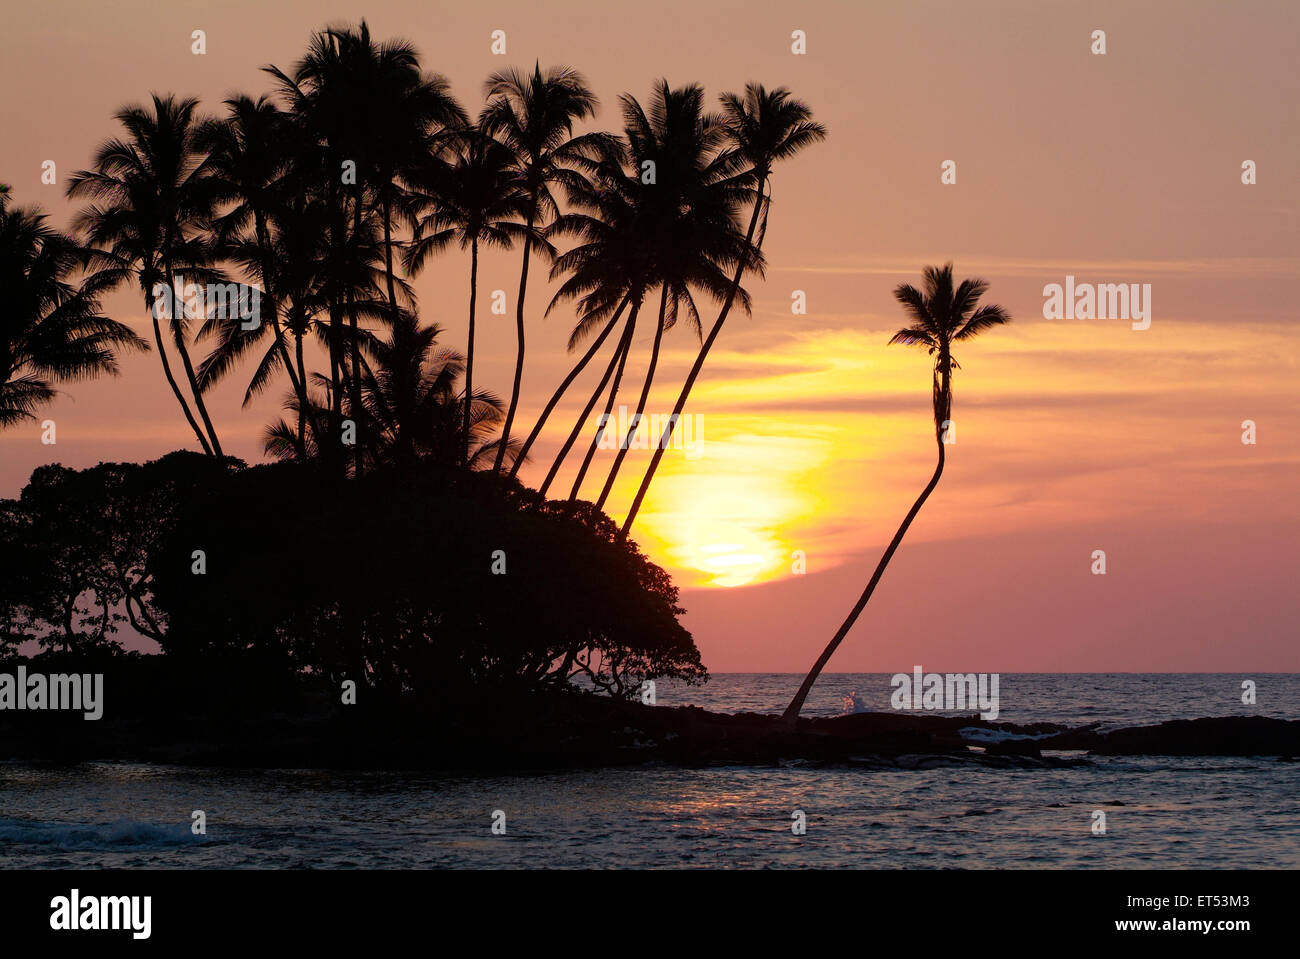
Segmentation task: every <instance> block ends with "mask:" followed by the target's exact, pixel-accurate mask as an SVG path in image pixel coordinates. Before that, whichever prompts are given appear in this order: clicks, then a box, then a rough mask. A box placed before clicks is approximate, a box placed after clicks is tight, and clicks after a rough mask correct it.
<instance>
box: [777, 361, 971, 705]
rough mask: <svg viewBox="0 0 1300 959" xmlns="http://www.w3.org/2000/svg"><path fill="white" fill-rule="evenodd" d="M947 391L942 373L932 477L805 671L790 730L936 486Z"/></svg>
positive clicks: (948, 397)
mask: <svg viewBox="0 0 1300 959" xmlns="http://www.w3.org/2000/svg"><path fill="white" fill-rule="evenodd" d="M936 379H937V378H936ZM948 387H949V375H948V373H947V372H945V373H944V374H943V381H942V386H940V385H939V384H938V383H936V389H935V391H934V393H935V395H934V412H935V438H936V439H937V440H938V445H939V462H938V465H936V466H935V468H934V475H933V476H931V477H930V482H929V483H927V484H926V486H925V489H923V490H921V495H920V496H918V497H917V498H916V502H915V503H913V504H912V508H911V509H910V510H908V512H907V516H906V517H904V519H903V525H901V526H900V527H898V532H897V533H895V534H894V538H893V539H892V540H891V541H890V543H889V548H888V549H887V550H885V555H884V556H882V557H880V562H879V563H877V564H876V571H875V572H874V573H872V575H871V580H870V581H869V582H868V583H867V588H866V589H864V590H863V591H862V595H861V596H859V597H858V601H857V603H856V604H855V605H854V607H853V609H852V610H851V611H850V612H849V615H848V618H847V619H845V620H844V623H843V624H842V625H841V626H840V628H839V629H838V630H837V631H836V633H835V635H834V636H833V637H832V638H831V641H830V642H829V643H828V644H827V646H826V648H825V649H824V650H822V654H821V656H819V657H818V658H817V662H815V663H814V664H813V668H812V669H811V670H810V671H809V673H808V675H807V676H806V677H804V681H803V685H801V686H800V687H799V692H797V693H795V697H794V699H792V700H791V701H790V705H789V706H787V707H786V708H785V712H784V713H783V714H782V716H781V719H782V720H783V721H784V722H785V723H787V724H788V725H791V726H793V725H794V724H795V723H796V722H797V721H798V719H799V711H800V710H801V709H803V704H804V700H806V699H807V698H808V694H809V693H810V692H811V691H812V688H813V684H814V683H816V682H817V677H818V676H819V675H821V671H822V670H823V669H824V668H825V666H826V663H827V662H829V661H830V658H831V656H832V655H834V653H835V650H836V649H838V648H839V645H840V643H842V642H843V641H844V637H845V636H847V635H848V632H849V630H850V629H852V628H853V624H854V623H856V622H857V621H858V616H860V615H861V614H862V610H863V609H865V608H866V605H867V600H869V599H871V594H872V593H873V592H875V589H876V584H877V583H879V582H880V578H881V577H882V576H884V575H885V567H886V566H888V565H889V561H890V560H891V559H893V558H894V552H895V550H897V549H898V546H899V544H900V543H902V542H903V536H904V535H906V533H907V530H908V527H910V526H911V525H912V520H914V519H916V514H917V513H919V512H920V511H921V507H922V506H924V505H925V501H926V500H927V499H929V498H930V494H931V493H933V492H934V488H935V487H936V486H938V485H939V477H940V476H942V475H943V462H944V452H943V447H944V443H943V432H942V420H941V419H940V417H941V416H943V418H944V419H946V418H947V415H946V412H947V410H948V409H950V408H951V404H952V398H951V395H950V393H949V389H948Z"/></svg>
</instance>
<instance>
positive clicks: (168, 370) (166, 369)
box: [144, 288, 212, 456]
mask: <svg viewBox="0 0 1300 959" xmlns="http://www.w3.org/2000/svg"><path fill="white" fill-rule="evenodd" d="M144 303H145V307H146V308H147V309H148V310H149V316H150V317H151V318H152V319H153V339H154V343H156V344H157V346H158V357H159V359H161V360H162V368H163V375H164V376H165V377H167V385H168V386H170V387H171V388H172V393H174V394H175V396H176V402H177V403H179V404H180V405H181V411H182V412H183V413H184V414H185V421H186V422H187V423H189V424H190V428H191V429H192V430H194V435H195V436H197V437H198V438H199V445H200V446H202V447H203V452H205V453H207V454H208V455H209V456H211V455H212V446H211V445H210V444H209V443H208V438H207V437H206V436H204V435H203V430H201V429H200V428H199V424H198V421H197V420H195V419H194V414H193V413H191V412H190V405H189V404H188V403H186V402H185V394H183V393H182V392H181V388H180V385H179V384H177V382H176V377H175V376H173V375H172V365H171V363H170V362H169V361H168V359H167V349H166V347H165V346H164V344H163V335H162V327H161V326H160V325H159V324H158V308H157V300H156V299H155V298H154V295H153V292H152V291H151V290H146V291H145V294H144ZM171 304H172V305H171V309H172V311H175V309H176V291H175V289H174V288H173V289H172V295H171Z"/></svg>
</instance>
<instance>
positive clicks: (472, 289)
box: [463, 237, 478, 468]
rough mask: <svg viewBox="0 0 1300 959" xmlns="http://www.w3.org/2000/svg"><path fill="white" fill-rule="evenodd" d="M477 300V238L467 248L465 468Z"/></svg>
mask: <svg viewBox="0 0 1300 959" xmlns="http://www.w3.org/2000/svg"><path fill="white" fill-rule="evenodd" d="M477 300H478V237H475V238H474V239H473V240H472V241H470V248H469V349H467V350H466V351H465V421H464V428H463V431H464V434H465V466H466V468H468V467H469V418H470V417H469V415H470V410H471V408H472V407H473V405H474V309H475V304H476V302H477Z"/></svg>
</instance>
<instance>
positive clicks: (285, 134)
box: [198, 95, 307, 404]
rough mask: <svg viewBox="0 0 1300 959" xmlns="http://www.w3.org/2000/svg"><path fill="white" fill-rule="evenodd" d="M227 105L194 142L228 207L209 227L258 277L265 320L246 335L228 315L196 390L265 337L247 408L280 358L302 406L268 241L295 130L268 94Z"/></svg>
mask: <svg viewBox="0 0 1300 959" xmlns="http://www.w3.org/2000/svg"><path fill="white" fill-rule="evenodd" d="M225 102H226V107H227V109H228V114H227V116H225V117H224V118H222V119H219V120H212V121H209V122H208V123H207V124H205V125H204V126H203V128H202V129H201V131H200V137H199V142H200V143H201V145H202V147H203V148H204V149H206V150H207V151H208V165H209V168H210V170H211V171H212V183H213V189H214V193H215V197H216V199H217V201H218V202H220V203H224V204H226V205H227V206H228V209H226V210H225V212H224V213H222V215H221V216H220V217H218V218H217V219H216V220H215V221H214V223H213V225H212V226H213V230H214V232H215V234H216V240H217V249H218V250H219V251H220V253H221V254H222V255H224V256H225V257H227V258H229V259H233V260H235V261H236V262H238V263H240V264H241V266H243V268H244V269H245V271H246V272H248V273H250V274H252V275H254V276H255V277H257V278H258V279H259V280H261V283H262V287H263V291H264V295H265V298H266V306H267V308H266V309H265V310H263V311H262V313H263V317H266V318H269V320H270V322H269V323H262V322H259V323H258V325H257V326H256V327H254V328H253V329H251V330H245V329H243V325H244V324H243V323H242V321H241V319H240V318H238V317H227V318H225V319H226V320H227V322H226V323H224V324H223V328H222V329H221V343H220V345H219V346H218V347H217V349H216V350H215V351H214V352H213V353H212V355H210V356H209V357H208V358H207V359H206V360H205V361H204V362H203V364H202V365H201V366H200V367H199V371H198V381H199V385H200V386H201V387H203V388H204V389H205V390H206V389H207V388H208V387H209V385H210V384H211V383H214V382H215V381H216V380H217V379H219V378H220V377H221V376H222V375H223V374H224V373H225V372H227V371H228V370H229V368H230V367H231V365H232V364H233V363H234V361H235V360H236V359H237V358H238V357H239V356H240V355H241V354H243V353H244V352H245V351H246V350H248V349H249V348H251V347H252V346H253V345H255V344H256V343H258V342H260V341H261V340H262V339H264V338H265V336H266V335H267V334H268V333H269V334H271V336H272V342H271V345H270V348H269V349H268V350H267V351H266V353H265V354H264V355H263V358H262V361H261V362H260V363H259V364H258V367H257V370H256V372H255V373H254V375H253V379H252V382H251V383H250V385H249V387H248V390H247V391H246V393H245V397H244V403H245V404H247V403H248V402H249V400H250V399H251V398H252V397H253V395H254V394H256V393H257V392H258V390H260V389H261V387H262V386H263V385H264V384H265V383H266V381H267V379H268V378H269V377H270V375H271V371H272V369H273V366H274V361H275V359H277V358H278V359H279V361H280V363H281V364H282V365H283V367H284V370H285V372H286V373H288V375H289V382H290V384H291V385H292V387H293V391H294V393H295V394H297V396H298V398H299V400H300V401H302V402H304V403H305V402H306V399H307V384H306V382H305V381H303V380H301V379H299V375H298V370H297V368H296V367H295V365H294V362H293V360H292V359H291V358H290V356H289V349H288V346H287V344H286V337H285V334H284V330H283V328H282V326H281V324H280V301H279V296H278V290H277V287H278V285H279V284H278V281H277V277H276V272H277V259H276V251H275V246H274V240H273V236H272V232H273V226H274V221H275V219H276V213H277V211H278V210H280V209H281V207H282V202H283V195H284V192H285V185H284V180H285V174H286V172H287V166H288V153H287V151H286V150H285V144H286V142H287V141H288V140H289V139H290V138H291V137H292V135H293V128H292V126H291V124H290V123H289V122H288V120H287V117H286V116H285V115H284V114H283V113H281V112H280V110H279V109H278V108H277V107H276V106H275V104H274V103H273V102H272V101H271V100H269V99H268V98H266V97H258V99H257V100H253V99H252V98H251V97H248V96H244V95H239V96H234V97H231V98H229V99H228V100H226V101H225ZM250 228H251V230H250ZM259 319H262V317H259Z"/></svg>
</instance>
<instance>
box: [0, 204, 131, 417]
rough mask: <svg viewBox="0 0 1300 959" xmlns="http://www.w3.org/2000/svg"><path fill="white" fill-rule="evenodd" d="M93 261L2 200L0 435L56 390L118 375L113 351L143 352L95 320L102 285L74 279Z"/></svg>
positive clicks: (113, 325)
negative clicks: (104, 375) (66, 383)
mask: <svg viewBox="0 0 1300 959" xmlns="http://www.w3.org/2000/svg"><path fill="white" fill-rule="evenodd" d="M90 259H91V254H89V253H88V251H86V250H84V249H82V248H81V247H80V246H79V245H78V244H77V243H76V242H74V241H73V240H72V239H71V238H69V237H67V236H64V235H63V234H61V233H58V232H56V231H55V230H53V229H51V228H50V227H48V226H46V224H45V215H44V214H42V213H41V212H40V211H39V210H37V209H35V208H28V207H14V208H10V207H9V205H8V203H7V196H6V195H5V194H3V193H0V304H3V312H0V429H3V428H5V427H6V426H11V425H13V424H14V423H17V422H19V421H21V420H26V419H31V418H32V416H33V411H34V410H35V409H37V408H38V407H39V406H41V405H43V404H45V403H48V402H49V401H51V400H52V399H53V398H54V396H55V394H56V392H57V391H56V390H55V388H54V382H56V381H60V380H77V379H85V378H89V377H94V376H98V375H99V374H101V373H109V374H113V375H116V374H117V372H118V367H117V355H116V352H115V351H116V350H117V349H118V348H126V349H139V350H147V349H148V348H149V347H148V344H147V343H146V342H145V341H144V340H142V339H140V338H139V337H138V336H136V335H135V334H134V333H133V332H131V330H130V329H128V328H127V327H126V326H124V325H123V324H121V323H118V322H117V321H116V320H112V319H109V318H108V317H106V316H104V315H103V314H102V313H101V312H100V306H99V296H100V293H101V292H102V288H103V281H102V279H100V278H97V277H96V276H95V275H93V274H92V275H90V276H87V277H85V278H84V279H83V281H82V282H81V283H80V284H79V285H78V284H77V283H76V282H75V276H76V274H77V273H79V272H80V271H82V269H83V268H84V267H85V266H86V264H87V262H88V261H89V260H90Z"/></svg>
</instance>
